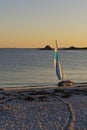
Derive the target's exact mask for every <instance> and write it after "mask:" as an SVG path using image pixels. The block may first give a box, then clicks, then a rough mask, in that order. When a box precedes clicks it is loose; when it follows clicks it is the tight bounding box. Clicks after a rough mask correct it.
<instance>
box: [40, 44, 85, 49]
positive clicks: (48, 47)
mask: <svg viewBox="0 0 87 130" xmlns="http://www.w3.org/2000/svg"><path fill="white" fill-rule="evenodd" d="M53 49H54V48H51V47H50V46H49V45H46V46H45V47H44V48H39V50H53ZM59 49H60V50H87V47H82V48H79V47H74V46H70V47H68V48H59Z"/></svg>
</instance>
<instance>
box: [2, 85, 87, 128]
mask: <svg viewBox="0 0 87 130" xmlns="http://www.w3.org/2000/svg"><path fill="white" fill-rule="evenodd" d="M86 129H87V85H82V86H77V87H76V86H75V87H63V88H61V87H56V88H36V89H28V88H27V89H26V88H20V89H17V88H14V89H11V88H6V89H0V130H86Z"/></svg>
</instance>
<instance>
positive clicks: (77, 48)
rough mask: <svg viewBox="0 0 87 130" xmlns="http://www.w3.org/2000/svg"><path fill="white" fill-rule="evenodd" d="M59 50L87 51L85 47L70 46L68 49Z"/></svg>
mask: <svg viewBox="0 0 87 130" xmlns="http://www.w3.org/2000/svg"><path fill="white" fill-rule="evenodd" d="M61 49H62V50H87V47H82V48H79V47H74V46H70V47H68V48H61Z"/></svg>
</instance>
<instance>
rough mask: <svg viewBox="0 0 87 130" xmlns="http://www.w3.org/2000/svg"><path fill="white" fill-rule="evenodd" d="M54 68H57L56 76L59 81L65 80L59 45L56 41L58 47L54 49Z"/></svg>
mask: <svg viewBox="0 0 87 130" xmlns="http://www.w3.org/2000/svg"><path fill="white" fill-rule="evenodd" d="M54 66H55V67H56V74H57V77H58V79H59V80H63V73H62V67H61V62H60V56H59V53H58V45H57V41H56V47H55V49H54Z"/></svg>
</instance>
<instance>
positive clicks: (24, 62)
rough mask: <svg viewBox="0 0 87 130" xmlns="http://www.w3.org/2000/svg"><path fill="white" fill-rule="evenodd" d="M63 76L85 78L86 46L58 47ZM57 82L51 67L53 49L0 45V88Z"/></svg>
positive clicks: (53, 84)
mask: <svg viewBox="0 0 87 130" xmlns="http://www.w3.org/2000/svg"><path fill="white" fill-rule="evenodd" d="M59 55H60V60H61V64H62V70H63V74H64V77H65V79H70V80H74V81H75V82H76V83H85V82H87V50H59ZM58 82H59V80H58V78H57V76H56V71H55V67H54V51H53V50H39V49H28V48H27V49H16V48H4V49H3V48H1V49H0V88H3V87H38V86H39V87H45V86H48V87H50V86H56V85H57V83H58Z"/></svg>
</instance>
